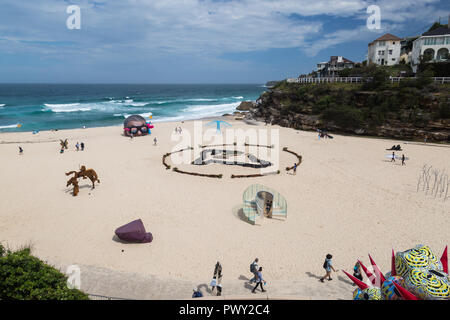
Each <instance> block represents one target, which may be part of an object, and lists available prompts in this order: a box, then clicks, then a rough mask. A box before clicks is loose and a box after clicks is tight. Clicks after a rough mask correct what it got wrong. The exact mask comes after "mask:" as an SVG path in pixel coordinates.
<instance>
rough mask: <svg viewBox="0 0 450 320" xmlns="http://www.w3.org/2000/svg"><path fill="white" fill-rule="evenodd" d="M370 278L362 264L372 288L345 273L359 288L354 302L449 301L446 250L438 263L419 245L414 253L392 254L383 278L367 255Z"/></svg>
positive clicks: (431, 254) (449, 279) (354, 295)
mask: <svg viewBox="0 0 450 320" xmlns="http://www.w3.org/2000/svg"><path fill="white" fill-rule="evenodd" d="M369 259H370V262H371V264H372V269H373V272H374V273H373V274H372V273H371V272H370V271H369V270H368V269H367V268H366V267H365V266H364V264H363V263H362V262H361V261H359V263H360V264H361V267H362V269H363V270H364V273H365V274H366V275H367V277H368V279H369V280H370V281H371V285H369V284H367V283H364V282H362V281H360V280H359V279H356V278H355V277H353V276H352V275H350V274H348V273H347V272H345V271H344V273H345V274H346V275H347V276H348V277H349V278H350V279H351V280H352V281H353V282H354V283H355V284H356V285H357V286H358V288H357V289H356V290H355V291H354V292H353V299H354V300H399V299H403V300H418V299H424V300H450V278H449V273H448V255H447V247H446V248H445V250H444V253H443V254H442V257H441V259H440V260H438V259H437V257H436V256H435V255H434V253H433V252H432V251H431V249H430V248H429V247H428V246H425V245H418V246H416V247H415V248H413V249H409V250H406V251H404V252H397V254H394V250H392V261H391V271H390V272H388V273H387V274H386V275H383V274H382V273H381V271H380V269H379V268H378V266H377V265H376V263H375V261H374V260H373V259H372V257H371V256H370V255H369Z"/></svg>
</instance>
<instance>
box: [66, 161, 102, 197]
mask: <svg viewBox="0 0 450 320" xmlns="http://www.w3.org/2000/svg"><path fill="white" fill-rule="evenodd" d="M71 174H74V176H73V177H72V178H71V179H70V180H69V181H67V186H69V185H71V184H72V185H73V186H74V187H73V195H74V196H76V195H77V194H78V192H79V187H78V178H83V179H87V178H89V180H91V182H92V189H95V182H96V181H97V182H98V183H100V180H99V179H98V175H97V172H95V170H94V169H86V167H85V166H81V168H80V171H70V172H67V173H66V176H69V175H71ZM75 189H76V190H75ZM75 191H76V194H75Z"/></svg>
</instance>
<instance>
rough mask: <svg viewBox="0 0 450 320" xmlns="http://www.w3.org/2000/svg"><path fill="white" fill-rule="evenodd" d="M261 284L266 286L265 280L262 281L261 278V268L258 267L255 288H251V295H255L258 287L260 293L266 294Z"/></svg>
mask: <svg viewBox="0 0 450 320" xmlns="http://www.w3.org/2000/svg"><path fill="white" fill-rule="evenodd" d="M263 282H264V285H265V284H266V280H264V279H263V276H262V267H259V269H258V279H256V286H255V287H254V288H253V290H252V293H256V292H255V290H256V288H257V287H258V286H260V287H261V291H262V292H266V290H264V288H263Z"/></svg>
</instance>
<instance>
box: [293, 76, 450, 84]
mask: <svg viewBox="0 0 450 320" xmlns="http://www.w3.org/2000/svg"><path fill="white" fill-rule="evenodd" d="M405 79H416V78H415V77H389V82H391V83H400V82H401V81H402V80H405ZM370 81H372V78H371V77H322V78H312V77H305V78H296V79H287V82H288V83H300V84H309V83H336V82H339V83H364V82H370ZM433 82H434V83H436V84H445V83H450V77H433Z"/></svg>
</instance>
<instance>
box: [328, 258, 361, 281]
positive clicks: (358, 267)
mask: <svg viewBox="0 0 450 320" xmlns="http://www.w3.org/2000/svg"><path fill="white" fill-rule="evenodd" d="M332 258H333V256H332V255H331V254H327V255H326V257H325V261H324V263H323V268H324V269H325V272H326V273H325V275H324V276H323V277H322V278H320V282H324V280H325V279H327V278H328V279H327V280H328V281H331V280H333V278H331V270H333V271H334V272H338V271H339V270H336V269H334V267H333V262H332ZM353 276H354V277H355V278H356V279H359V280H361V281H363V276H362V273H361V263H360V262H359V261H356V263H355V265H354V267H353Z"/></svg>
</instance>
